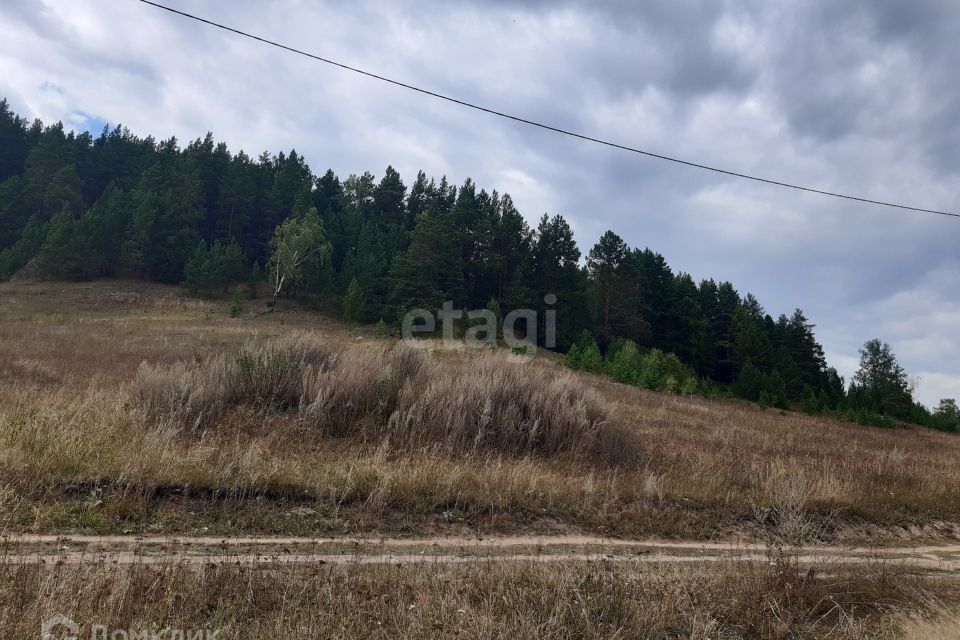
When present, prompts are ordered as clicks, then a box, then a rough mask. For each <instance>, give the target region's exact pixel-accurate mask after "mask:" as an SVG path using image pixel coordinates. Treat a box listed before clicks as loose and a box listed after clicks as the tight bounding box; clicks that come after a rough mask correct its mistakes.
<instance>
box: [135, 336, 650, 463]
mask: <svg viewBox="0 0 960 640" xmlns="http://www.w3.org/2000/svg"><path fill="white" fill-rule="evenodd" d="M448 366H449V367H454V366H458V367H459V366H462V367H463V369H462V370H458V371H456V374H457V375H450V373H451V372H450V370H449V368H447V369H444V370H443V371H440V370H439V369H438V368H437V367H436V365H435V363H434V361H433V359H432V358H431V357H430V356H429V354H428V353H426V352H425V351H423V350H422V349H419V348H416V347H413V346H410V345H408V344H407V343H405V342H400V343H398V344H397V345H396V346H395V347H394V348H393V349H390V350H389V351H386V352H383V351H380V350H379V349H376V348H367V347H363V346H357V347H350V348H349V349H345V350H336V349H333V348H331V347H330V345H328V344H327V343H325V342H324V341H322V340H318V339H316V338H315V337H313V336H311V335H309V334H300V335H293V336H290V337H286V338H280V339H275V340H270V341H268V342H266V343H263V344H247V345H246V346H244V347H243V348H242V349H241V351H240V354H239V355H238V356H237V357H236V358H235V359H232V360H231V359H228V358H225V357H222V356H221V357H217V358H213V359H208V360H199V359H198V360H195V361H194V362H192V363H176V364H174V365H168V366H151V365H148V364H143V365H142V366H141V368H140V371H139V372H138V374H137V377H136V378H135V380H134V381H133V383H132V384H131V387H130V389H129V399H130V405H131V406H132V407H133V408H134V409H135V410H136V411H139V412H141V413H142V414H143V415H144V416H145V417H146V419H148V420H150V421H151V422H153V423H164V424H169V425H174V426H180V427H193V428H199V427H207V426H210V425H212V424H214V423H215V422H216V420H217V419H218V418H219V417H221V416H222V415H223V413H224V411H226V410H228V409H230V408H232V407H238V406H249V407H255V408H257V409H260V410H263V411H270V412H273V411H283V410H288V409H297V410H298V417H299V420H300V423H301V424H302V425H303V426H305V427H308V428H314V429H316V430H317V431H318V432H320V433H322V434H324V435H327V436H337V437H341V436H352V437H359V438H363V439H368V438H369V439H372V440H374V441H381V440H383V439H385V438H389V439H390V441H391V442H392V443H393V444H394V445H396V446H403V447H435V448H441V449H444V450H447V451H449V452H451V453H457V454H463V453H468V454H469V453H476V452H478V451H484V452H488V451H496V452H500V453H506V454H513V455H571V456H577V457H580V456H582V457H587V458H591V459H594V460H598V461H602V462H605V463H608V464H617V465H619V464H628V463H633V462H635V461H636V460H637V458H638V457H639V447H638V443H637V440H636V437H635V436H634V435H633V434H632V433H631V432H630V431H629V430H628V429H627V428H626V427H624V426H623V425H620V424H618V423H615V422H613V421H612V420H611V418H610V415H609V413H608V411H607V410H606V408H605V407H604V406H603V404H602V403H601V401H600V399H599V398H598V397H597V396H596V395H594V394H593V393H592V392H591V391H590V390H588V389H585V388H584V387H583V386H582V385H581V384H579V383H578V382H577V381H576V380H575V379H574V378H573V377H571V376H561V377H559V378H553V379H546V378H544V377H542V376H537V375H531V374H532V373H535V372H532V371H531V370H530V369H528V368H526V367H521V366H518V365H515V364H511V363H509V362H508V361H506V360H504V359H503V358H502V357H498V356H496V355H492V354H488V355H486V356H484V357H482V358H480V359H479V360H477V361H471V362H468V363H464V364H463V365H454V364H450V365H448Z"/></svg>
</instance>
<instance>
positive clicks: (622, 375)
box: [604, 340, 641, 384]
mask: <svg viewBox="0 0 960 640" xmlns="http://www.w3.org/2000/svg"><path fill="white" fill-rule="evenodd" d="M640 368H641V356H640V352H639V351H637V345H636V344H635V343H634V342H632V341H629V340H628V341H626V342H624V343H621V344H619V345H617V348H615V349H611V350H610V351H608V352H607V360H606V362H605V363H604V371H605V372H606V374H607V375H609V376H611V377H613V378H614V379H615V380H617V381H618V382H623V383H626V384H635V383H636V381H637V378H638V376H639V373H640Z"/></svg>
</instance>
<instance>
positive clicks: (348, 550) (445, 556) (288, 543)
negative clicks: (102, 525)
mask: <svg viewBox="0 0 960 640" xmlns="http://www.w3.org/2000/svg"><path fill="white" fill-rule="evenodd" d="M786 553H788V554H789V555H790V556H791V557H794V558H796V559H797V560H798V561H799V562H802V563H810V564H818V565H820V564H823V565H829V564H849V563H878V562H885V563H893V564H897V565H900V566H905V567H909V568H913V569H918V570H926V571H938V572H947V573H954V572H956V573H958V575H960V545H955V544H951V545H943V546H913V547H895V548H891V547H884V548H869V547H862V546H861V547H840V546H826V545H811V546H804V547H799V548H790V549H787V550H786ZM731 560H747V561H757V562H777V561H778V555H777V554H776V553H771V549H770V548H769V547H768V546H767V545H764V544H757V543H741V542H735V541H732V542H697V541H673V540H620V539H611V538H600V537H588V536H544V537H536V536H511V537H490V538H467V537H438V538H419V539H413V538H410V539H408V538H379V539H378V538H279V537H278V538H272V537H240V538H216V537H177V536H169V537H168V536H147V537H144V536H80V535H76V536H74V535H65V536H52V535H18V534H11V535H7V536H3V537H2V538H0V561H3V562H7V563H23V564H41V563H42V564H76V563H104V564H132V563H141V564H162V563H183V564H211V563H214V564H215V563H232V564H235V563H241V564H250V563H253V564H306V563H317V564H320V563H358V564H370V563H465V562H586V561H589V562H627V563H680V562H720V561H731Z"/></svg>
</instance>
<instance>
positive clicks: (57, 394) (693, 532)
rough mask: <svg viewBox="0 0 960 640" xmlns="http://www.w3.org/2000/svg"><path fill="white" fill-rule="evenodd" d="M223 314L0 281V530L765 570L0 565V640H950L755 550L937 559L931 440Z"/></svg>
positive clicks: (938, 524) (940, 441) (958, 481)
mask: <svg viewBox="0 0 960 640" xmlns="http://www.w3.org/2000/svg"><path fill="white" fill-rule="evenodd" d="M226 308H227V304H226V303H225V302H224V303H209V302H199V301H195V300H189V299H183V298H181V297H180V295H179V293H178V292H177V291H176V290H174V289H170V288H164V287H159V286H153V285H143V284H142V283H136V284H125V283H122V282H120V283H94V284H89V285H62V284H57V285H51V284H29V283H8V284H2V285H0V314H2V316H3V319H4V322H3V323H2V324H0V377H2V379H3V384H2V385H0V530H3V531H11V530H12V531H35V532H55V531H82V532H97V533H120V532H127V533H138V532H151V533H208V534H218V535H224V536H227V535H233V534H239V533H252V532H259V533H275V534H288V535H290V534H300V535H317V534H336V533H357V532H380V533H390V534H405V533H427V532H450V533H453V532H457V533H462V532H464V530H468V531H470V532H472V533H488V532H504V533H507V532H510V533H520V532H569V531H584V532H592V533H600V534H609V535H624V536H637V537H640V536H651V535H659V536H671V537H683V538H705V537H723V536H730V535H737V536H746V537H756V538H760V539H765V540H767V541H768V542H770V548H771V550H772V551H771V557H770V562H768V563H750V562H745V561H740V562H735V561H729V562H727V561H723V562H714V563H711V564H709V565H706V564H704V565H700V564H683V565H680V566H678V565H669V564H662V565H661V564H644V565H642V569H641V566H639V565H631V564H630V563H628V562H623V563H605V562H604V563H586V564H585V563H566V564H560V563H554V564H546V563H534V564H529V563H519V562H517V563H492V564H482V563H481V564H464V565H429V564H422V565H403V566H395V565H336V566H333V565H326V566H273V567H263V566H252V565H251V566H237V565H215V566H214V565H209V566H184V565H178V564H176V563H173V562H171V563H170V564H165V565H159V566H145V565H144V566H138V565H134V566H98V565H94V564H82V565H64V566H47V567H42V566H40V567H38V566H33V565H31V566H27V565H21V564H17V563H16V562H14V563H9V564H2V563H0V637H3V638H11V639H14V640H19V639H26V638H31V639H32V638H35V637H37V631H38V629H39V623H40V620H41V619H42V618H44V617H46V616H48V615H51V614H53V613H65V614H68V615H70V616H72V617H74V618H75V619H76V620H78V621H79V622H81V623H83V624H85V625H89V624H106V625H109V626H111V627H112V628H114V629H117V628H119V629H130V628H132V629H134V630H147V631H151V630H162V629H178V628H181V629H197V628H204V627H206V628H221V629H223V630H224V631H223V632H222V633H221V634H220V636H221V637H224V638H228V637H230V638H233V637H236V638H251V639H261V638H262V639H265V638H301V637H383V638H387V637H390V638H393V637H409V638H435V637H461V638H508V637H509V638H587V637H609V638H651V639H656V640H666V639H670V640H674V639H680V638H684V639H691V640H706V639H707V638H710V639H712V640H721V639H722V640H744V639H750V638H776V639H783V640H786V639H788V638H789V639H794V638H821V637H829V638H838V639H841V640H861V639H866V638H896V637H906V638H908V639H909V638H931V639H938V638H953V637H956V636H957V630H956V627H957V622H956V618H955V616H954V617H950V614H949V613H947V612H946V609H944V610H943V611H941V609H940V607H941V605H931V604H930V603H932V602H937V603H939V602H946V603H948V604H950V605H952V604H954V603H956V601H957V594H956V592H955V591H956V589H955V587H952V586H951V585H950V584H949V583H947V582H937V581H935V580H934V579H932V578H929V577H928V578H921V577H918V576H914V575H910V574H908V573H906V572H903V571H900V570H897V569H896V568H891V567H890V566H889V565H885V566H870V565H859V566H847V565H840V566H831V567H829V568H826V569H824V570H820V571H810V568H809V566H804V567H803V568H800V567H799V566H798V565H797V564H795V563H794V562H793V561H792V560H791V558H790V557H789V555H788V554H785V553H783V552H782V551H780V550H782V549H784V548H787V547H788V546H789V545H790V544H796V543H798V542H803V541H809V540H818V539H828V538H830V539H833V540H850V541H853V540H856V541H860V542H862V541H864V540H875V541H878V540H879V541H882V540H887V541H891V540H896V539H898V538H899V537H900V536H902V537H905V538H909V539H910V540H911V541H916V540H918V539H919V538H922V537H930V538H936V537H941V538H942V537H944V536H948V535H957V534H958V532H960V529H958V527H957V523H958V522H960V466H958V465H957V464H956V460H957V459H958V456H960V439H958V438H956V437H954V436H950V435H948V434H941V433H935V432H928V431H888V430H879V429H872V428H869V427H862V426H858V425H851V424H846V423H841V422H836V421H832V420H829V419H819V418H811V417H807V416H800V415H793V414H782V413H780V412H777V411H774V410H762V409H759V408H756V407H751V406H748V405H745V404H742V403H738V402H726V401H711V400H706V399H700V398H680V397H677V396H668V395H661V394H656V393H651V392H647V391H643V390H639V389H636V388H632V387H627V386H623V385H618V384H616V383H613V382H611V381H609V380H607V379H603V378H600V377H595V376H590V375H584V374H571V373H570V372H568V371H566V370H565V369H563V368H562V367H561V366H560V365H559V364H558V363H557V362H555V360H554V359H553V358H552V357H551V356H550V355H549V354H543V355H542V357H538V358H537V359H535V360H534V361H532V362H530V363H528V364H525V365H517V364H509V363H505V362H504V361H502V360H500V359H498V357H497V356H496V355H495V354H494V355H491V354H477V353H474V352H469V351H457V350H447V349H443V348H440V347H437V348H435V349H432V350H431V353H423V352H421V351H418V350H415V349H410V348H407V347H405V346H404V345H395V344H394V343H393V342H389V341H380V340H376V339H374V338H373V336H372V335H371V334H370V333H368V332H365V331H363V330H356V329H350V328H346V327H344V326H342V325H339V324H337V323H333V322H330V321H326V320H323V319H321V318H319V317H318V316H316V315H314V314H311V313H307V312H303V311H300V310H297V309H295V308H291V307H289V306H287V307H284V308H283V309H282V310H280V311H278V312H276V313H273V314H265V315H260V316H256V317H247V318H241V319H234V318H230V317H229V315H228V314H227V312H226ZM301 507H308V508H307V509H302V508H301ZM929 610H933V611H935V612H936V615H935V616H933V617H930V616H925V617H921V616H924V612H926V611H929ZM937 634H939V635H937Z"/></svg>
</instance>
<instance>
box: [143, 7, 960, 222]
mask: <svg viewBox="0 0 960 640" xmlns="http://www.w3.org/2000/svg"><path fill="white" fill-rule="evenodd" d="M138 1H139V2H142V3H143V4H147V5H150V6H152V7H156V8H157V9H163V10H164V11H169V12H170V13H174V14H177V15H179V16H183V17H184V18H189V19H191V20H196V21H197V22H202V23H203V24H207V25H210V26H211V27H216V28H218V29H223V30H224V31H229V32H231V33H235V34H237V35H240V36H243V37H245V38H250V39H252V40H256V41H258V42H262V43H263V44H268V45H270V46H273V47H277V48H279V49H283V50H285V51H289V52H291V53H296V54H298V55H301V56H306V57H308V58H312V59H314V60H319V61H320V62H324V63H326V64H329V65H332V66H334V67H340V68H341V69H346V70H347V71H353V72H354V73H359V74H361V75H364V76H367V77H368V78H373V79H375V80H380V81H381V82H387V83H389V84H392V85H396V86H398V87H403V88H404V89H409V90H410V91H416V92H417V93H421V94H424V95H428V96H431V97H434V98H437V99H439V100H446V101H447V102H452V103H454V104H458V105H460V106H462V107H467V108H469V109H475V110H476V111H482V112H484V113H489V114H491V115H494V116H499V117H501V118H506V119H507V120H513V121H514V122H520V123H522V124H527V125H530V126H532V127H538V128H540V129H546V130H547V131H553V132H554V133H560V134H563V135H565V136H570V137H572V138H579V139H580V140H586V141H587V142H594V143H596V144H602V145H604V146H607V147H613V148H614V149H620V150H622V151H629V152H631V153H638V154H640V155H644V156H648V157H650V158H656V159H658V160H666V161H668V162H674V163H676V164H681V165H686V166H688V167H695V168H697V169H703V170H705V171H713V172H714V173H720V174H723V175H727V176H733V177H735V178H744V179H746V180H753V181H755V182H762V183H765V184H772V185H775V186H778V187H786V188H788V189H796V190H798V191H806V192H809V193H818V194H820V195H823V196H830V197H833V198H843V199H845V200H855V201H857V202H865V203H867V204H876V205H880V206H883V207H892V208H895V209H905V210H907V211H917V212H920V213H932V214H936V215H940V216H950V217H953V218H960V213H951V212H949V211H938V210H936V209H924V208H922V207H911V206H908V205H905V204H897V203H894V202H884V201H883V200H872V199H870V198H861V197H859V196H851V195H848V194H843V193H835V192H832V191H824V190H822V189H814V188H813V187H805V186H803V185H798V184H792V183H789V182H782V181H780V180H771V179H769V178H761V177H758V176H753V175H749V174H746V173H739V172H737V171H730V170H728V169H721V168H719V167H713V166H710V165H706V164H701V163H699V162H691V161H690V160H682V159H680V158H674V157H672V156H667V155H663V154H660V153H654V152H652V151H644V150H643V149H637V148H635V147H629V146H627V145H623V144H618V143H616V142H610V141H609V140H603V139H601V138H594V137H593V136H588V135H586V134H583V133H577V132H576V131H569V130H567V129H562V128H560V127H555V126H552V125H549V124H544V123H542V122H537V121H535V120H529V119H527V118H522V117H520V116H515V115H511V114H509V113H504V112H502V111H497V110H496V109H491V108H489V107H484V106H481V105H478V104H474V103H472V102H467V101H466V100H460V99H458V98H452V97H450V96H446V95H443V94H441V93H437V92H435V91H430V90H429V89H423V88H421V87H417V86H414V85H412V84H407V83H406V82H401V81H399V80H393V79H391V78H387V77H385V76H381V75H378V74H376V73H372V72H370V71H365V70H363V69H358V68H357V67H352V66H350V65H348V64H344V63H342V62H337V61H336V60H331V59H329V58H324V57H322V56H318V55H316V54H313V53H309V52H307V51H302V50H300V49H296V48H294V47H290V46H287V45H285V44H281V43H279V42H275V41H273V40H268V39H267V38H262V37H260V36H257V35H254V34H252V33H247V32H246V31H241V30H239V29H235V28H233V27H228V26H227V25H224V24H220V23H219V22H214V21H213V20H208V19H206V18H201V17H200V16H196V15H193V14H191V13H187V12H186V11H180V10H179V9H174V8H172V7H168V6H166V5H162V4H160V3H158V2H152V1H151V0H138Z"/></svg>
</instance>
